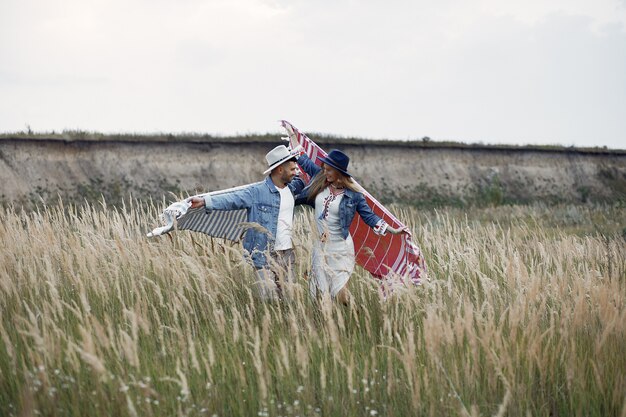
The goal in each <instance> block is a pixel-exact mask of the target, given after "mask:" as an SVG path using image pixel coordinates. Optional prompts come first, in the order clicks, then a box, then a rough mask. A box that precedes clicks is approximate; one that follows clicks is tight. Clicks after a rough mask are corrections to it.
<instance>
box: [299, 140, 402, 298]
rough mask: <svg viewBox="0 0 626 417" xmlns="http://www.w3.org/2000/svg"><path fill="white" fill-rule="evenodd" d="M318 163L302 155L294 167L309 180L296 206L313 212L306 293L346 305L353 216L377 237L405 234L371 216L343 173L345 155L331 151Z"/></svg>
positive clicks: (349, 176) (345, 160)
mask: <svg viewBox="0 0 626 417" xmlns="http://www.w3.org/2000/svg"><path fill="white" fill-rule="evenodd" d="M320 159H321V160H322V162H323V164H322V167H319V166H317V165H315V163H314V162H313V161H311V159H309V157H308V156H307V155H306V154H303V155H301V156H300V157H299V158H298V164H299V165H300V166H301V167H302V169H303V170H304V171H305V172H306V173H307V174H309V175H310V176H311V182H310V184H309V185H308V186H307V187H306V188H305V189H304V190H303V191H302V193H301V194H300V195H299V196H298V198H297V201H296V204H301V203H304V204H309V205H310V206H313V207H314V208H315V219H316V225H317V231H318V232H319V237H318V238H317V239H316V240H315V243H314V246H313V255H312V262H311V264H312V265H311V266H312V277H311V279H310V280H309V292H310V294H311V296H312V297H313V298H315V297H316V296H317V294H318V293H321V294H327V293H330V295H331V297H332V298H334V299H337V300H338V301H339V302H341V303H343V304H347V303H348V300H349V293H348V289H347V284H348V280H349V279H350V275H351V274H352V271H353V270H354V262H355V257H354V244H353V242H352V236H350V231H349V229H350V225H351V224H352V219H354V216H355V215H356V213H359V215H360V216H361V218H362V219H363V221H364V222H365V223H366V224H367V225H368V226H370V227H371V228H372V229H374V233H376V234H378V235H384V234H385V233H386V232H390V233H393V234H398V233H402V232H408V230H407V229H394V228H393V227H391V226H389V225H388V224H387V223H386V222H385V221H384V220H383V219H381V218H380V217H378V216H377V215H376V214H374V213H373V212H372V209H371V208H370V207H369V206H368V205H367V202H366V201H365V197H364V196H363V194H362V193H361V192H360V190H359V187H358V186H357V184H356V183H355V182H354V181H353V180H352V176H351V175H350V174H349V173H348V171H347V170H348V163H349V162H350V158H348V156H347V155H346V154H345V153H343V152H341V151H340V150H337V149H333V150H332V151H330V153H329V154H328V156H327V157H326V158H320Z"/></svg>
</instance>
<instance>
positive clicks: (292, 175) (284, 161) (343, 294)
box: [190, 145, 407, 304]
mask: <svg viewBox="0 0 626 417" xmlns="http://www.w3.org/2000/svg"><path fill="white" fill-rule="evenodd" d="M265 158H266V160H267V163H268V169H267V170H266V171H265V172H264V174H269V175H268V176H267V178H265V181H262V182H259V183H256V184H253V185H250V186H249V187H246V188H244V189H241V190H237V191H234V192H232V193H227V194H221V195H214V196H210V195H205V196H204V197H192V198H191V200H190V201H191V207H192V208H199V207H204V208H205V210H206V211H207V213H208V212H210V211H211V210H236V209H246V210H247V213H248V221H249V222H253V223H258V224H259V225H261V226H263V228H265V229H267V230H262V231H259V230H256V229H254V228H251V229H249V230H248V231H247V232H246V236H245V237H244V240H243V246H244V249H245V251H246V253H247V255H248V256H249V257H250V259H251V260H252V263H253V264H254V267H255V268H256V271H257V280H258V285H259V287H260V294H261V298H263V299H269V298H274V297H275V296H278V297H283V296H284V295H285V293H289V289H288V288H289V286H290V285H293V284H294V283H295V278H294V274H293V270H294V265H295V255H294V251H293V242H292V230H293V209H294V207H295V205H298V204H308V205H310V206H312V207H313V208H314V209H315V219H316V224H317V235H316V236H317V239H316V241H315V244H314V247H313V253H312V271H311V272H312V273H311V278H310V280H309V292H310V294H311V296H312V297H313V298H316V297H317V296H318V295H325V294H329V295H330V296H331V297H332V298H333V299H336V300H338V301H339V302H341V303H343V304H347V303H348V300H349V293H348V290H347V283H348V280H349V279H350V275H351V274H352V271H353V269H354V263H355V255H354V244H353V242H352V237H351V236H350V233H349V228H350V224H351V223H352V220H353V218H354V216H355V215H356V214H357V213H358V214H359V215H360V216H361V218H362V219H363V221H364V222H365V223H366V224H367V225H369V226H370V227H371V228H372V229H373V230H374V233H376V234H379V235H384V234H385V233H386V232H390V233H393V234H398V233H402V232H407V230H406V229H395V228H392V227H391V226H389V225H387V223H386V222H385V221H384V220H383V219H381V218H380V217H378V216H377V215H376V214H374V213H373V212H372V210H371V209H370V207H369V206H368V205H367V202H366V201H365V197H364V196H363V194H362V193H361V192H359V190H358V186H357V185H356V183H355V182H354V181H353V180H352V177H351V175H350V174H349V172H348V163H349V158H348V156H347V155H346V154H344V153H343V152H341V151H340V150H337V149H333V150H332V151H331V152H330V153H329V154H328V156H327V157H326V158H321V160H322V161H323V164H322V167H319V166H317V165H315V163H314V162H313V161H311V160H310V159H309V157H308V156H307V155H306V154H304V153H302V154H301V153H300V152H299V151H297V150H293V151H292V150H290V149H289V148H287V147H286V146H284V145H280V146H277V147H276V148H274V149H272V150H271V151H270V152H269V153H268V154H267V155H266V157H265ZM298 164H299V165H300V166H301V167H302V169H303V170H304V171H305V172H306V173H307V174H308V175H309V176H310V177H311V181H310V183H309V184H308V186H306V187H305V183H304V181H303V180H302V179H301V178H299V177H298V176H297V172H298ZM268 255H269V259H268Z"/></svg>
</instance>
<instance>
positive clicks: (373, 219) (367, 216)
mask: <svg viewBox="0 0 626 417" xmlns="http://www.w3.org/2000/svg"><path fill="white" fill-rule="evenodd" d="M356 200H357V204H356V210H357V211H358V212H359V215H360V216H361V218H362V219H363V221H364V222H365V223H366V224H367V225H368V226H369V227H371V228H374V227H376V226H377V225H378V224H379V222H380V221H381V220H382V219H381V218H380V217H378V216H377V215H376V214H374V212H373V211H372V209H371V208H370V206H369V205H367V201H366V200H365V197H363V194H361V193H357V194H356Z"/></svg>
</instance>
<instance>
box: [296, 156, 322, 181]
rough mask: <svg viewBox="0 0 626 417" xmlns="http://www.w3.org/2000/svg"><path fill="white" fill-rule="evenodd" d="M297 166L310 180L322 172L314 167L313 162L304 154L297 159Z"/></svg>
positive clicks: (319, 168)
mask: <svg viewBox="0 0 626 417" xmlns="http://www.w3.org/2000/svg"><path fill="white" fill-rule="evenodd" d="M298 165H300V166H301V167H302V170H303V171H304V172H306V173H307V174H309V176H310V177H311V178H313V177H314V176H315V174H317V173H318V172H320V171H321V170H322V168H321V167H318V166H317V165H315V162H313V161H311V159H310V158H309V157H308V156H307V155H306V154H302V155H301V156H300V158H298Z"/></svg>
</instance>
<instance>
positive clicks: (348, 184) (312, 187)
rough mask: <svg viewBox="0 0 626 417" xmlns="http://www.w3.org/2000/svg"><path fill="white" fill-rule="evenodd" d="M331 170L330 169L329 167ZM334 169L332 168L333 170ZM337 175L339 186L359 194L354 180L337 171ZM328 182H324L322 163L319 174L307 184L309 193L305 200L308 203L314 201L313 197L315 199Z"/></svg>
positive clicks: (359, 190)
mask: <svg viewBox="0 0 626 417" xmlns="http://www.w3.org/2000/svg"><path fill="white" fill-rule="evenodd" d="M331 168H332V167H331ZM333 169H334V168H333ZM336 171H337V170H336ZM337 173H338V174H339V181H340V182H341V185H342V186H344V187H345V188H347V189H349V190H352V191H354V192H357V193H360V192H361V188H360V187H359V186H358V185H357V184H356V182H354V180H353V179H352V178H351V177H349V176H347V175H345V174H343V173H342V172H339V171H337ZM329 184H330V183H329V182H328V181H326V176H325V175H324V163H322V170H321V171H320V172H318V173H317V174H316V175H315V176H314V177H313V178H312V179H311V183H310V184H309V187H308V188H309V192H308V195H307V200H308V201H315V197H317V195H318V194H319V193H320V192H322V190H323V189H324V188H326V187H328V186H329Z"/></svg>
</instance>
